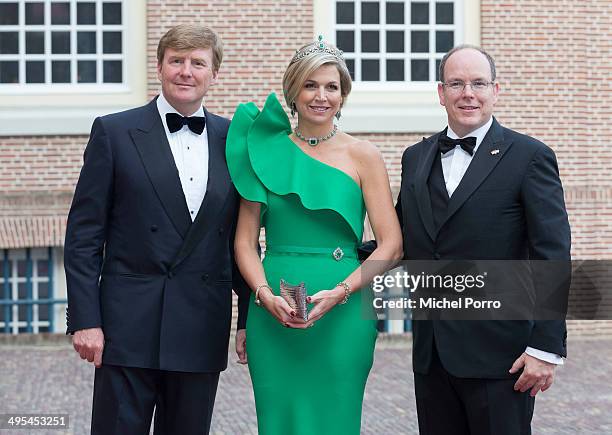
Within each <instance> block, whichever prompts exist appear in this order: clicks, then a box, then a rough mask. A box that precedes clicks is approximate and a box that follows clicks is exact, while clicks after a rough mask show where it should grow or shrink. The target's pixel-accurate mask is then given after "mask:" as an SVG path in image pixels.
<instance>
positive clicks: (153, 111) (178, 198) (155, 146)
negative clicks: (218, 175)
mask: <svg viewBox="0 0 612 435" xmlns="http://www.w3.org/2000/svg"><path fill="white" fill-rule="evenodd" d="M156 101H157V98H155V99H153V100H152V101H151V102H150V103H149V104H148V105H147V106H146V107H145V113H144V115H143V117H142V118H141V121H140V124H139V125H138V126H136V128H134V129H132V130H130V135H131V137H132V140H133V141H134V145H136V149H137V150H138V153H139V154H140V158H141V160H142V164H143V165H144V167H145V170H146V172H147V175H148V176H149V179H150V181H151V184H153V188H154V189H155V192H156V193H157V196H158V198H159V200H160V201H161V203H162V205H163V207H164V210H165V211H166V214H167V215H168V217H169V218H170V220H171V221H172V224H173V225H174V227H175V228H176V230H177V231H178V233H179V234H180V235H181V237H183V238H185V237H186V235H187V233H188V231H189V228H190V227H191V217H190V216H189V209H188V207H187V201H186V200H185V195H184V193H183V187H182V186H181V180H180V178H179V173H178V169H177V168H176V164H175V163H174V157H173V156H172V151H171V150H170V144H169V143H168V138H167V137H166V132H165V130H164V126H163V124H162V121H161V118H160V116H159V112H158V111H157V104H156Z"/></svg>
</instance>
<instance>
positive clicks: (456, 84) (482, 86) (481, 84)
mask: <svg viewBox="0 0 612 435" xmlns="http://www.w3.org/2000/svg"><path fill="white" fill-rule="evenodd" d="M493 83H495V82H485V81H484V80H476V81H473V82H471V83H465V82H462V81H461V80H453V81H452V82H445V83H442V86H444V87H446V89H448V90H449V91H450V92H452V93H455V94H459V93H462V92H463V91H465V87H466V86H467V85H470V87H471V88H472V92H474V93H479V92H484V91H485V90H486V89H487V88H488V87H489V85H492V84H493Z"/></svg>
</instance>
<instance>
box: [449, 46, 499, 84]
mask: <svg viewBox="0 0 612 435" xmlns="http://www.w3.org/2000/svg"><path fill="white" fill-rule="evenodd" d="M467 48H471V49H472V50H476V51H478V52H480V53H482V54H483V55H484V56H485V57H486V58H487V60H488V61H489V66H490V67H491V81H495V77H497V72H496V70H495V61H494V60H493V57H492V56H491V55H490V54H489V53H487V52H486V51H485V50H484V49H483V48H481V47H478V46H476V45H470V44H461V45H457V46H456V47H453V48H452V49H451V50H450V51H449V52H448V53H446V54H445V55H444V57H443V58H442V61H441V62H440V70H439V71H438V72H439V76H440V81H441V82H444V66H445V65H446V61H447V60H448V58H449V57H451V56H452V55H453V54H455V53H456V52H458V51H461V50H465V49H467Z"/></svg>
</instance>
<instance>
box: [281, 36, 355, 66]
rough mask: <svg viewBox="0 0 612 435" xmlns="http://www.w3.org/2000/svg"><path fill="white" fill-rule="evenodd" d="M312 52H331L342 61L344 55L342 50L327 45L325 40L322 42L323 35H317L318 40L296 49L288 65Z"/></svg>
mask: <svg viewBox="0 0 612 435" xmlns="http://www.w3.org/2000/svg"><path fill="white" fill-rule="evenodd" d="M312 44H314V45H312ZM312 53H327V54H331V55H332V56H334V57H336V58H338V60H341V61H342V62H344V56H343V54H344V52H343V51H342V50H338V49H337V48H335V47H332V46H331V45H327V44H326V43H325V42H323V35H319V40H318V41H314V42H312V43H311V44H308V45H307V46H306V47H304V48H303V49H301V50H296V51H295V55H294V56H293V58H292V59H291V62H289V65H291V64H292V63H295V62H297V61H298V60H300V59H303V58H305V57H306V56H308V55H310V54H312Z"/></svg>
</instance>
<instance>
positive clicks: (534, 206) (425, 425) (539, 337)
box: [396, 45, 570, 435]
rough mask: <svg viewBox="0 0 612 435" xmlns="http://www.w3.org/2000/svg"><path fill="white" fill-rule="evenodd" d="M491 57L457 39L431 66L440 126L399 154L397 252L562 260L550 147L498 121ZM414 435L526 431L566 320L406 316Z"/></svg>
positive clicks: (518, 434)
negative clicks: (436, 75) (400, 247)
mask: <svg viewBox="0 0 612 435" xmlns="http://www.w3.org/2000/svg"><path fill="white" fill-rule="evenodd" d="M495 75H496V73H495V63H494V61H493V59H492V58H491V56H490V55H489V54H488V53H486V52H485V51H484V50H482V49H481V48H479V47H473V46H466V45H464V46H459V47H455V48H453V49H452V50H451V51H450V52H448V53H447V54H446V55H445V56H444V58H443V59H442V62H441V64H440V83H439V84H438V95H439V98H440V104H441V105H443V106H444V108H445V109H446V113H447V116H448V127H447V128H445V129H444V130H443V131H442V132H440V133H437V134H435V135H433V136H431V137H430V138H428V139H424V140H423V141H421V142H419V143H417V144H415V145H414V146H412V147H409V148H408V149H407V150H406V151H405V152H404V155H403V157H402V184H401V190H400V194H399V197H398V202H397V207H396V208H397V212H398V216H399V219H400V223H401V225H402V231H403V235H404V258H405V259H406V260H460V259H465V260H521V259H535V260H569V258H570V227H569V223H568V219H567V213H566V210H565V203H564V199H563V189H562V186H561V181H560V179H559V172H558V168H557V162H556V159H555V155H554V153H553V151H552V150H551V149H550V148H549V147H547V146H546V145H544V144H543V143H541V142H539V141H538V140H536V139H533V138H531V137H529V136H525V135H522V134H519V133H517V132H515V131H512V130H510V129H508V128H505V127H502V126H501V125H500V124H499V123H498V122H497V120H496V119H495V118H494V117H493V116H492V114H493V108H494V106H495V103H496V102H497V98H498V95H499V84H498V83H497V82H496V81H495ZM413 334H414V335H413V337H414V347H413V369H414V376H415V394H416V402H417V411H418V417H419V431H420V433H421V434H422V435H424V434H427V435H468V434H471V435H476V434H477V435H485V434H488V435H493V434H494V435H524V434H530V433H531V418H532V415H533V409H534V401H535V396H536V394H537V393H538V392H539V391H546V390H547V389H548V388H549V387H550V386H551V385H552V383H553V378H554V372H555V367H556V366H557V365H559V364H563V357H565V356H566V340H565V338H566V329H565V321H563V320H555V321H550V320H549V321H538V320H516V321H507V320H505V321H501V320H486V321H449V320H421V321H415V322H414V323H413Z"/></svg>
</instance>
